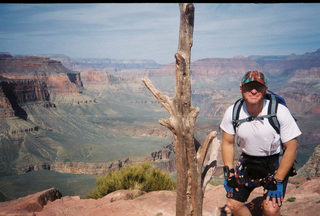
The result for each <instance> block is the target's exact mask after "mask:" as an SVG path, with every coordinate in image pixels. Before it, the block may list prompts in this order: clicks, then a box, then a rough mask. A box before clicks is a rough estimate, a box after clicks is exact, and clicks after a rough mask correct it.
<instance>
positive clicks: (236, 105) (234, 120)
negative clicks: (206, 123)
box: [232, 98, 244, 131]
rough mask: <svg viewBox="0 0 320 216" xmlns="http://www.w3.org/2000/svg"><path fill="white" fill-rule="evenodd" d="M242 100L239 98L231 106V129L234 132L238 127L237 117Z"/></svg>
mask: <svg viewBox="0 0 320 216" xmlns="http://www.w3.org/2000/svg"><path fill="white" fill-rule="evenodd" d="M243 102H244V100H243V98H239V99H238V100H237V101H236V102H235V103H234V106H233V111H232V124H233V129H234V131H236V128H237V126H238V120H239V116H240V110H241V107H242V104H243Z"/></svg>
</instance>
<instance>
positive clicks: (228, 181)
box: [224, 175, 239, 198]
mask: <svg viewBox="0 0 320 216" xmlns="http://www.w3.org/2000/svg"><path fill="white" fill-rule="evenodd" d="M236 184H237V182H236V178H235V176H234V175H232V176H230V177H229V178H225V179H224V188H225V190H226V192H227V198H230V197H233V193H234V190H236V191H239V189H238V188H237V187H236Z"/></svg>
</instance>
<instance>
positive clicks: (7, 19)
mask: <svg viewBox="0 0 320 216" xmlns="http://www.w3.org/2000/svg"><path fill="white" fill-rule="evenodd" d="M194 6H195V18H194V32H193V46H192V48H191V61H196V60H199V59H203V58H232V57H235V56H244V57H248V56H250V55H290V54H292V53H295V54H297V55H301V54H304V53H306V52H314V51H316V50H317V49H319V48H320V21H319V20H320V3H290V4H289V3H281V4H279V3H271V4H254V3H238V4H231V3H211V4H210V3H209V4H208V3H195V4H194ZM179 22H180V11H179V5H178V3H102V4H96V3H95V4H84V3H80V4H58V3H55V4H48V3H45V4H22V3H20V4H19V3H17V4H3V3H2V4H0V52H9V53H10V54H11V55H42V54H64V55H67V56H69V57H71V58H110V59H138V60H139V59H141V60H142V59H144V60H154V61H156V62H157V63H159V64H168V63H171V62H174V61H175V58H174V54H175V53H176V52H177V48H178V39H179V24H180V23H179Z"/></svg>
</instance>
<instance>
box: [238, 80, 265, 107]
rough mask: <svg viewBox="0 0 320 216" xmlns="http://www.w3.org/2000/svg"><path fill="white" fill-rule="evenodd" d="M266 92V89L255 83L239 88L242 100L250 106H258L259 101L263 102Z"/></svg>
mask: <svg viewBox="0 0 320 216" xmlns="http://www.w3.org/2000/svg"><path fill="white" fill-rule="evenodd" d="M267 90H268V87H266V86H264V85H262V84H261V83H259V82H255V81H253V82H249V83H247V84H244V85H242V86H240V91H241V93H242V97H243V99H244V100H245V101H246V102H247V103H249V104H252V105H254V104H258V103H259V102H260V101H261V100H263V98H264V96H265V94H266V93H267Z"/></svg>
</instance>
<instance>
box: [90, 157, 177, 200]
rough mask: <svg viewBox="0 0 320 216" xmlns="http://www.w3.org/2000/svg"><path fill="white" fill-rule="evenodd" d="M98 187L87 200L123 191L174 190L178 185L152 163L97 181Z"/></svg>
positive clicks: (133, 166)
mask: <svg viewBox="0 0 320 216" xmlns="http://www.w3.org/2000/svg"><path fill="white" fill-rule="evenodd" d="M96 184H97V187H96V188H95V189H94V190H93V191H92V192H91V193H89V194H88V195H87V196H86V197H87V198H94V199H98V198H101V197H104V196H105V195H107V194H109V193H111V192H113V191H116V190H121V189H125V190H128V189H131V190H132V189H136V190H142V191H146V192H150V191H156V190H174V189H175V186H176V183H175V181H173V180H172V179H171V177H170V176H169V174H168V173H166V172H164V171H162V170H160V169H157V168H154V167H152V165H151V164H150V163H143V164H140V165H139V164H136V165H127V166H125V167H124V168H122V169H120V170H118V171H114V172H110V173H108V174H107V175H105V176H100V177H98V178H97V179H96Z"/></svg>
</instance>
